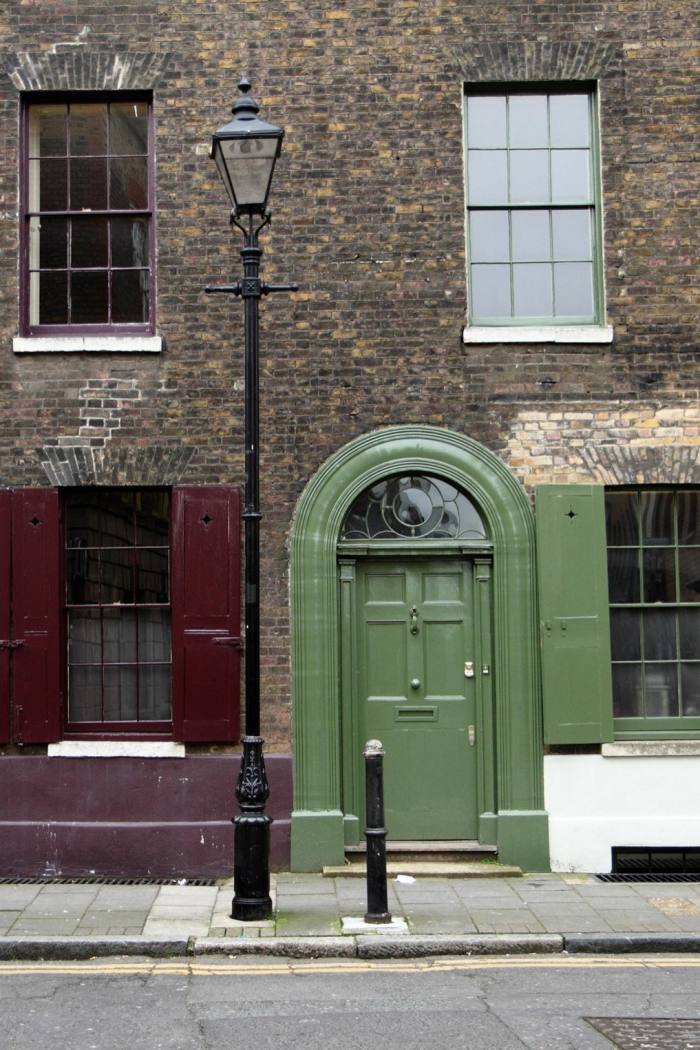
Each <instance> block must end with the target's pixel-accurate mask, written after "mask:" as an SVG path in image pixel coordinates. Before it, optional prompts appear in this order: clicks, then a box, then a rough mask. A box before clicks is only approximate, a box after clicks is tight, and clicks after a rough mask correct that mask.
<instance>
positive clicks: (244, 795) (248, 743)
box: [231, 736, 272, 922]
mask: <svg viewBox="0 0 700 1050" xmlns="http://www.w3.org/2000/svg"><path fill="white" fill-rule="evenodd" d="M241 743H242V744H243V761H242V763H241V772H240V776H239V778H238V786H237V788H236V796H237V798H238V801H239V803H240V806H241V813H240V814H239V815H238V816H237V817H234V819H233V824H234V839H233V848H234V856H233V884H234V898H233V905H232V908H231V917H232V918H233V919H238V920H239V921H241V922H246V921H247V922H254V921H256V920H257V921H259V920H261V919H270V918H271V917H272V900H271V898H270V825H271V824H272V817H268V816H267V814H266V813H265V802H266V801H267V797H268V794H269V788H268V785H267V776H266V774H265V760H264V758H263V753H262V745H263V741H262V738H261V737H259V736H244V737H243V740H242V741H241Z"/></svg>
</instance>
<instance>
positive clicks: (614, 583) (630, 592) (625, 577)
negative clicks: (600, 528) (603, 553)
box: [608, 550, 639, 604]
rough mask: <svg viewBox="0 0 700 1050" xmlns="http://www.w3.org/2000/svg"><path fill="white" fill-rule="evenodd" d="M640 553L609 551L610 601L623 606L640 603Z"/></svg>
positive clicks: (634, 551)
mask: <svg viewBox="0 0 700 1050" xmlns="http://www.w3.org/2000/svg"><path fill="white" fill-rule="evenodd" d="M638 566H639V552H638V551H636V550H609V551H608V586H609V590H610V601H611V602H620V603H623V604H626V603H630V602H638V601H639V568H638Z"/></svg>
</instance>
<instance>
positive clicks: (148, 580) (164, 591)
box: [136, 550, 169, 603]
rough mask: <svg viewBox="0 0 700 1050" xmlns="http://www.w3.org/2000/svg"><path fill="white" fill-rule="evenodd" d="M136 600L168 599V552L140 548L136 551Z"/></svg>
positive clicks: (157, 600)
mask: <svg viewBox="0 0 700 1050" xmlns="http://www.w3.org/2000/svg"><path fill="white" fill-rule="evenodd" d="M137 574H138V589H137V592H136V600H137V601H138V602H144V603H146V602H167V601H168V592H169V586H168V552H167V551H164V550H140V551H139V552H138V573H137Z"/></svg>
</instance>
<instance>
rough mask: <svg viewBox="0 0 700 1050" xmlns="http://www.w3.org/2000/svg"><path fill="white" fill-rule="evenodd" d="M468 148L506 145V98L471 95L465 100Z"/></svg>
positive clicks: (495, 147) (489, 147) (498, 147)
mask: <svg viewBox="0 0 700 1050" xmlns="http://www.w3.org/2000/svg"><path fill="white" fill-rule="evenodd" d="M467 135H468V142H469V147H470V149H503V148H504V147H505V145H506V100H505V96H500V97H496V98H479V97H478V96H475V97H472V98H470V99H468V100H467Z"/></svg>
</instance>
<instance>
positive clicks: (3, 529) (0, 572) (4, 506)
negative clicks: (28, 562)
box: [0, 489, 12, 744]
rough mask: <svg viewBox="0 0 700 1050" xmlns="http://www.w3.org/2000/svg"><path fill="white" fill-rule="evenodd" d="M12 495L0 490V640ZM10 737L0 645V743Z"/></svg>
mask: <svg viewBox="0 0 700 1050" xmlns="http://www.w3.org/2000/svg"><path fill="white" fill-rule="evenodd" d="M11 542H12V494H11V493H10V492H9V490H8V489H2V490H0V640H2V642H9V640H10V565H11V561H10V555H11V550H12V547H11ZM9 739H10V649H9V647H8V646H4V645H3V646H2V647H0V743H2V744H5V743H7V741H8V740H9Z"/></svg>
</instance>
